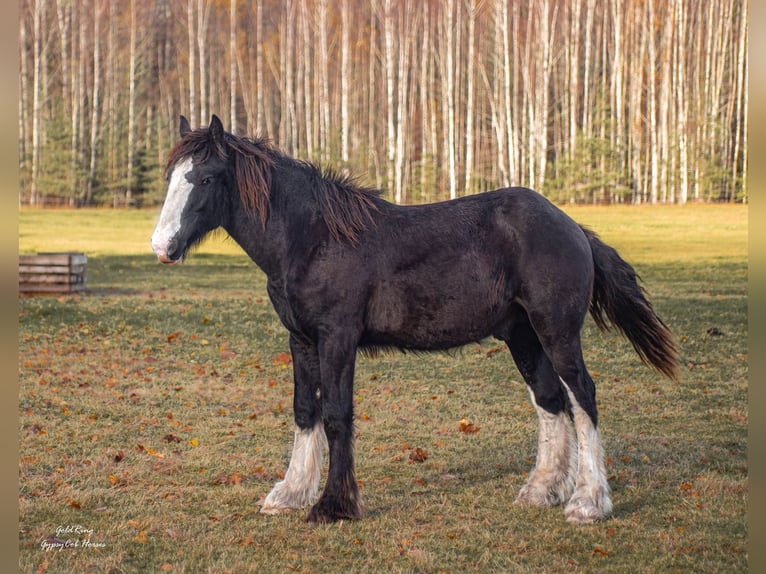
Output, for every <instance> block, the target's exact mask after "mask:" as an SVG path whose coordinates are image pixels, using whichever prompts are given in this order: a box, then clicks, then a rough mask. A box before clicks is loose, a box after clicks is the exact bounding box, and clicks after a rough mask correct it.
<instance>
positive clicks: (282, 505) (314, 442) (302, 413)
mask: <svg viewBox="0 0 766 574" xmlns="http://www.w3.org/2000/svg"><path fill="white" fill-rule="evenodd" d="M290 351H291V353H292V356H293V376H294V381H295V393H294V395H293V412H294V414H295V443H294V444H293V454H292V456H291V457H290V466H289V467H288V468H287V472H286V473H285V478H284V480H282V481H280V482H278V483H277V484H276V485H275V486H274V488H273V489H272V490H271V492H270V493H269V494H268V496H267V497H266V498H265V500H264V501H263V505H262V506H261V512H263V513H265V514H278V513H280V512H285V511H287V510H290V509H293V508H303V507H305V506H308V505H309V504H312V503H313V502H314V501H315V500H316V498H317V494H318V493H319V480H320V477H321V471H322V451H323V450H324V448H325V447H326V445H327V440H326V439H325V434H324V425H323V424H322V420H321V413H320V408H319V399H318V397H317V392H318V391H319V384H320V383H319V380H320V379H319V355H318V353H317V349H316V346H315V345H313V344H311V343H308V342H304V341H301V340H298V339H297V338H295V337H293V336H291V337H290Z"/></svg>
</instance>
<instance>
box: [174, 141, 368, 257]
mask: <svg viewBox="0 0 766 574" xmlns="http://www.w3.org/2000/svg"><path fill="white" fill-rule="evenodd" d="M208 131H209V130H208V128H206V127H201V128H198V129H195V130H192V131H189V132H187V133H186V134H185V135H184V136H183V137H182V138H181V139H180V140H179V141H178V142H177V143H176V144H175V146H173V148H172V149H171V150H170V152H169V154H168V158H167V162H166V165H165V171H166V175H168V174H169V173H170V171H171V170H172V169H173V167H174V166H175V165H176V164H177V163H178V162H179V161H180V160H181V159H183V158H186V157H191V158H192V160H193V161H194V162H195V163H204V162H205V161H207V160H208V159H210V157H211V156H215V157H217V158H218V159H221V160H226V159H228V158H230V157H233V159H234V172H235V178H236V180H237V187H238V191H239V196H240V200H241V202H242V205H243V206H244V208H245V210H246V211H247V212H248V213H249V214H251V215H252V216H257V217H258V218H259V219H260V220H261V223H262V224H263V225H264V226H265V225H266V222H267V220H268V216H269V208H270V189H271V177H272V168H273V167H274V164H275V163H277V162H280V163H281V162H286V163H292V164H293V165H295V166H296V168H299V169H306V170H308V171H309V173H310V175H311V181H312V185H311V189H312V192H313V194H314V199H315V201H316V204H317V209H318V211H319V214H320V216H321V217H322V220H323V221H324V222H325V224H326V225H327V228H328V230H329V231H330V234H331V235H332V236H333V238H334V239H335V240H336V241H344V240H345V241H347V242H349V243H357V240H358V236H359V233H361V232H363V231H365V230H366V229H368V228H369V227H370V226H371V225H373V224H374V218H373V212H375V211H378V202H379V201H380V196H381V192H380V191H379V190H377V189H372V188H368V187H364V186H361V185H358V184H357V182H356V180H355V179H354V178H353V177H350V176H346V175H341V174H339V173H338V172H337V171H335V170H333V169H329V168H326V169H321V168H319V167H317V166H316V165H315V164H312V163H309V162H304V161H301V160H297V159H294V158H291V157H289V156H287V155H285V154H283V153H282V152H280V151H279V150H278V149H277V148H276V147H274V146H273V145H272V143H271V141H270V140H269V139H267V138H255V139H250V138H245V137H241V136H235V135H233V134H230V133H228V132H227V133H226V135H225V137H224V141H223V145H216V144H215V143H214V141H213V138H211V137H210V136H209V133H208Z"/></svg>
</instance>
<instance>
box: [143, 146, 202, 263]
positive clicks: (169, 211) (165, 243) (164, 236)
mask: <svg viewBox="0 0 766 574" xmlns="http://www.w3.org/2000/svg"><path fill="white" fill-rule="evenodd" d="M192 167H193V166H192V159H191V158H190V157H187V158H186V159H182V160H180V161H179V162H178V163H177V164H176V165H175V167H174V168H173V171H172V172H171V174H170V183H169V184H168V193H167V196H166V197H165V203H164V205H163V206H162V213H161V214H160V220H159V221H158V222H157V227H155V229H154V234H152V250H153V251H154V253H155V255H157V258H158V259H159V260H160V261H161V262H163V263H172V262H173V261H172V260H171V259H169V252H172V251H173V249H170V248H169V247H170V246H171V244H172V242H173V240H174V238H175V237H176V235H177V234H178V232H179V231H180V230H181V214H182V213H183V211H184V207H186V203H187V201H188V200H189V194H190V193H191V191H192V189H193V188H194V185H193V184H191V183H190V182H189V181H188V180H187V179H186V174H188V173H189V172H190V171H191V170H192Z"/></svg>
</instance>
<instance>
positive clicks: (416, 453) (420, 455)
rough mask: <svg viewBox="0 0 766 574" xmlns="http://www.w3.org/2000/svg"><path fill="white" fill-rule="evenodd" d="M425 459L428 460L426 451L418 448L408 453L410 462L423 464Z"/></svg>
mask: <svg viewBox="0 0 766 574" xmlns="http://www.w3.org/2000/svg"><path fill="white" fill-rule="evenodd" d="M427 458H428V451H427V450H424V449H422V448H420V447H417V448H416V449H415V450H413V451H411V452H410V461H411V462H425V461H426V459H427Z"/></svg>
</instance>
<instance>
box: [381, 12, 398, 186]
mask: <svg viewBox="0 0 766 574" xmlns="http://www.w3.org/2000/svg"><path fill="white" fill-rule="evenodd" d="M393 8H394V3H393V0H384V4H383V36H384V46H385V72H386V74H385V75H386V125H387V135H388V137H387V139H386V142H387V144H386V145H387V149H388V153H387V156H386V173H387V180H388V184H389V185H390V184H391V183H393V181H394V159H395V156H396V128H395V125H394V122H395V113H394V112H395V110H394V87H395V83H396V77H395V75H396V69H395V67H394V49H395V46H394V9H393Z"/></svg>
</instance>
